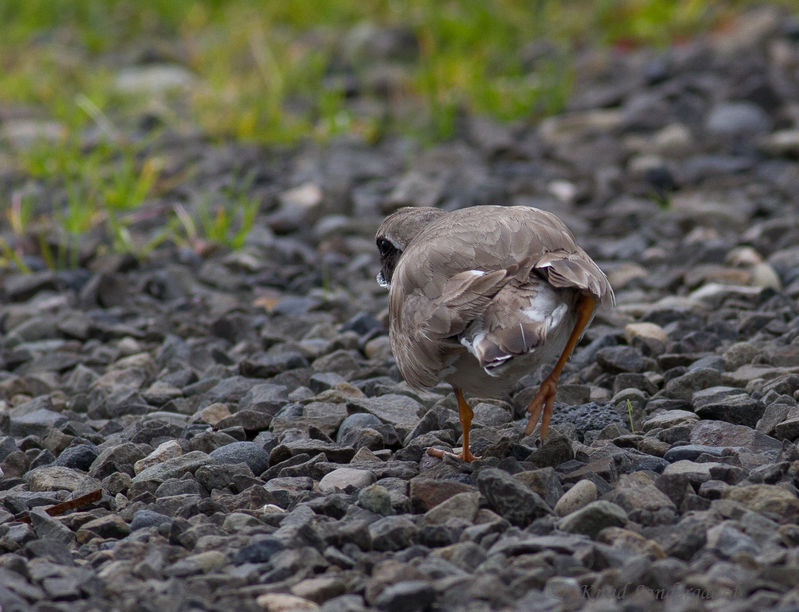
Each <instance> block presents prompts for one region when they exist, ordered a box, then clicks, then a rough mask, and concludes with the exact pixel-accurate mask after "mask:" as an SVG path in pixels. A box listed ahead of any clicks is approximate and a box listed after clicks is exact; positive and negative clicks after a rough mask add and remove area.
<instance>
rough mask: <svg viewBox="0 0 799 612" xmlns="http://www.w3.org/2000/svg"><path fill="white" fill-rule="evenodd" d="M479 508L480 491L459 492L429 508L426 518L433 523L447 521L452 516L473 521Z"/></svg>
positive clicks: (426, 520) (427, 521) (429, 522)
mask: <svg viewBox="0 0 799 612" xmlns="http://www.w3.org/2000/svg"><path fill="white" fill-rule="evenodd" d="M479 509H480V494H479V493H476V492H475V493H458V494H457V495H453V496H452V497H450V498H449V499H447V500H444V501H443V502H441V503H440V504H438V505H437V506H435V507H433V508H431V509H430V510H428V511H427V512H426V513H425V514H424V520H425V522H426V523H428V524H431V525H437V524H443V523H446V522H447V521H448V520H449V519H451V518H458V519H463V520H464V521H467V522H469V523H472V522H474V519H475V517H476V516H477V511H478V510H479Z"/></svg>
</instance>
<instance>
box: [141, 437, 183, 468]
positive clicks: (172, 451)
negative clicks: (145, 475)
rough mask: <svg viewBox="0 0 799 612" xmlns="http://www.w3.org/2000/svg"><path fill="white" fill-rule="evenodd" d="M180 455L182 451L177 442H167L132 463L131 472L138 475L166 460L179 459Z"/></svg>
mask: <svg viewBox="0 0 799 612" xmlns="http://www.w3.org/2000/svg"><path fill="white" fill-rule="evenodd" d="M182 454H183V449H182V448H181V446H180V444H178V442H177V440H167V441H166V442H163V443H161V444H159V445H158V448H156V449H155V450H154V451H153V452H151V453H150V454H149V455H147V456H146V457H143V458H141V459H139V460H138V461H137V462H136V463H134V464H133V471H134V472H135V473H136V474H140V473H141V472H142V471H144V470H146V469H147V468H148V467H151V466H153V465H156V464H158V463H163V462H164V461H166V460H167V459H172V458H174V457H179V456H180V455H182Z"/></svg>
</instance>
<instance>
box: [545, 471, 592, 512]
mask: <svg viewBox="0 0 799 612" xmlns="http://www.w3.org/2000/svg"><path fill="white" fill-rule="evenodd" d="M597 497H598V492H597V488H596V485H595V484H594V483H593V482H591V481H590V480H579V481H577V482H576V483H575V484H574V485H572V488H571V489H569V490H568V491H566V493H564V494H563V495H562V496H561V498H560V499H559V500H558V502H557V504H555V508H554V510H555V514H557V515H558V516H566V515H567V514H571V513H572V512H575V511H577V510H579V509H580V508H583V507H585V506H587V505H588V504H590V503H591V502H593V501H596V499H597Z"/></svg>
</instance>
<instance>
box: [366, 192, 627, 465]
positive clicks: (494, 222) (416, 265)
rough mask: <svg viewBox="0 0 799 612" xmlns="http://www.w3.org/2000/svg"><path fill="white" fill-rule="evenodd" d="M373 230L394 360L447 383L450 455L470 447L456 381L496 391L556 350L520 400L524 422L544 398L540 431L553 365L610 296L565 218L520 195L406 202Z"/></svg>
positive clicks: (461, 386)
mask: <svg viewBox="0 0 799 612" xmlns="http://www.w3.org/2000/svg"><path fill="white" fill-rule="evenodd" d="M376 241H377V246H378V249H379V251H380V255H381V271H380V274H379V275H378V282H380V283H381V284H382V285H384V286H390V292H389V319H390V330H389V337H390V342H391V348H392V351H393V353H394V357H395V359H396V362H397V366H398V367H399V370H400V372H401V374H402V376H403V378H405V380H406V381H407V382H408V383H409V384H410V385H411V386H413V387H417V388H419V387H430V386H433V385H435V384H436V383H437V382H438V381H440V380H445V381H447V382H449V383H451V384H452V385H453V387H454V388H455V392H456V396H457V398H458V405H459V413H460V416H461V423H462V425H463V430H464V448H463V451H462V452H461V454H460V455H459V456H460V457H461V458H463V459H465V460H467V461H468V460H471V459H472V458H473V456H472V455H471V453H470V452H469V449H468V434H469V431H468V430H469V426H470V424H471V409H470V408H469V406H468V404H466V402H465V400H464V399H463V395H462V393H461V390H464V391H467V392H470V393H473V394H476V395H480V396H490V395H496V394H499V393H502V392H503V391H506V390H507V389H509V388H510V387H511V386H513V384H514V383H515V382H516V381H517V380H518V378H519V377H520V376H522V375H524V374H525V373H528V372H530V371H532V370H533V369H535V368H537V367H538V366H540V365H543V364H545V363H547V362H548V361H549V360H550V359H552V358H553V357H555V356H557V355H560V357H561V358H560V359H559V360H558V363H557V364H556V366H555V368H554V369H553V371H552V373H551V374H550V375H549V376H548V377H547V378H546V379H545V380H544V381H543V382H542V385H541V390H540V391H539V394H538V395H536V398H535V399H534V400H533V402H531V404H530V407H529V410H530V412H531V417H530V422H529V423H528V427H527V432H528V433H530V432H531V431H532V429H533V428H534V427H535V425H536V423H537V422H538V416H539V415H540V413H541V411H542V409H543V411H544V419H543V421H542V426H541V434H542V437H543V436H545V435H546V431H547V426H548V423H549V417H550V416H551V412H552V403H553V402H554V395H555V390H556V389H557V379H558V376H559V375H560V371H561V370H562V368H563V364H564V363H565V362H566V359H567V358H568V356H569V354H570V353H571V351H572V349H573V348H574V345H575V344H576V342H577V340H579V337H580V335H581V334H582V332H583V331H584V329H585V327H586V325H587V324H588V323H589V322H590V320H591V319H592V318H593V314H594V307H595V304H596V302H599V303H602V304H610V303H612V302H613V290H612V289H611V287H610V284H609V283H608V280H607V278H606V277H605V275H604V274H603V273H602V271H601V270H600V269H599V267H598V266H597V265H596V264H595V263H594V261H593V260H592V259H591V258H590V257H589V256H588V255H587V254H586V252H585V251H583V249H582V248H580V247H579V246H578V245H577V244H576V242H575V240H574V236H573V235H572V233H571V232H570V231H569V230H568V228H567V227H566V226H565V224H564V223H563V222H562V221H561V220H560V219H559V218H558V217H557V216H555V215H554V214H552V213H549V212H545V211H542V210H538V209H535V208H529V207H523V206H475V207H472V208H465V209H461V210H456V211H453V212H449V213H447V212H444V211H441V210H438V209H435V208H427V207H418V208H415V207H410V208H403V209H400V210H398V211H397V212H395V213H394V214H392V215H391V216H389V217H387V218H386V219H385V220H384V221H383V223H382V224H381V225H380V228H379V229H378V230H377V235H376ZM534 421H535V422H534ZM433 454H440V452H436V453H433Z"/></svg>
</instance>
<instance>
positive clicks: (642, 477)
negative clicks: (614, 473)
mask: <svg viewBox="0 0 799 612" xmlns="http://www.w3.org/2000/svg"><path fill="white" fill-rule="evenodd" d="M605 499H606V500H607V501H610V502H613V503H615V504H617V505H618V506H619V507H621V508H623V509H624V510H625V511H626V512H627V516H628V517H629V519H630V520H632V521H635V522H636V523H639V524H641V525H658V524H671V523H672V522H673V521H674V518H675V513H676V510H677V508H676V507H675V506H674V504H673V503H672V501H671V499H669V498H668V497H667V496H666V495H665V494H664V493H662V492H661V491H660V490H659V489H658V488H657V487H656V486H655V484H654V481H653V480H652V479H651V478H650V476H649V475H648V474H647V473H646V472H633V473H632V474H622V475H621V476H620V477H619V482H618V484H617V485H616V487H615V488H614V489H613V490H612V491H611V492H610V493H608V494H607V495H606V496H605Z"/></svg>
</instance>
